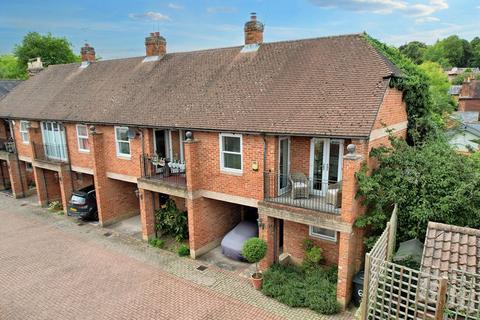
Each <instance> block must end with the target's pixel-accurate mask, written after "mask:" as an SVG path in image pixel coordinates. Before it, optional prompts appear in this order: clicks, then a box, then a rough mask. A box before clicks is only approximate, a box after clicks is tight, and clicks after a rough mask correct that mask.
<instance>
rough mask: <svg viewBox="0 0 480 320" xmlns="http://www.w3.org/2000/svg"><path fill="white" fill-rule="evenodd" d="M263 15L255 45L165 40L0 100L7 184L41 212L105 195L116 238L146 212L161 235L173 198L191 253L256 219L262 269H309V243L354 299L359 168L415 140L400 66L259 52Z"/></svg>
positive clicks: (327, 41)
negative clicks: (381, 148) (90, 193)
mask: <svg viewBox="0 0 480 320" xmlns="http://www.w3.org/2000/svg"><path fill="white" fill-rule="evenodd" d="M263 32H264V26H263V24H262V23H261V22H259V21H257V19H256V17H255V16H252V18H251V20H250V21H248V22H247V23H246V25H245V43H244V44H243V45H240V46H237V47H231V48H221V49H211V50H203V51H194V52H179V53H168V52H167V50H166V49H167V41H166V40H165V39H164V38H163V37H162V36H160V34H159V33H158V32H154V33H152V34H150V35H149V36H148V37H147V38H146V39H145V46H146V56H142V57H135V58H126V59H118V60H106V61H96V60H95V50H94V49H93V48H92V47H91V46H89V45H85V47H83V48H82V50H81V54H82V63H81V64H66V65H54V66H49V67H48V68H46V69H45V70H43V71H41V72H39V73H37V74H36V75H35V76H33V77H31V78H30V79H29V80H27V81H25V82H24V83H21V84H20V85H18V86H17V87H16V88H15V89H14V90H13V91H12V92H11V93H10V94H9V95H8V96H6V97H5V98H4V99H3V100H2V101H1V102H0V117H1V118H3V119H4V123H5V129H4V130H2V132H3V133H4V135H5V136H4V138H10V139H11V140H12V141H14V143H15V149H14V150H13V152H7V151H4V152H3V153H2V154H1V156H0V157H1V159H3V160H2V167H4V168H6V169H8V170H4V171H3V172H4V173H6V172H7V171H8V174H4V179H9V181H11V187H12V192H13V194H14V195H15V196H16V197H22V196H23V195H24V194H25V193H26V192H27V190H28V185H29V184H33V183H30V182H29V181H28V179H29V174H28V172H30V171H31V172H32V175H31V177H32V179H34V182H35V183H34V184H35V186H36V192H37V194H38V201H39V202H40V203H41V204H42V205H46V204H47V203H48V202H50V201H52V200H60V201H61V202H62V203H63V206H64V208H65V207H66V205H67V202H68V200H69V198H70V195H71V193H72V191H73V190H76V189H78V188H81V187H82V186H85V185H88V184H92V183H94V184H95V188H96V198H97V205H98V208H99V220H100V223H101V225H103V226H106V225H108V224H112V223H114V222H117V221H119V220H121V219H124V218H127V217H130V216H132V215H138V214H140V215H141V222H142V230H143V237H144V238H145V239H148V238H149V237H152V236H153V235H154V234H155V221H154V220H155V219H154V211H155V209H156V208H158V207H159V205H160V202H161V201H163V200H162V199H165V197H166V196H168V197H170V198H171V199H174V201H175V202H176V204H177V206H178V207H180V208H184V209H185V210H187V211H188V223H189V243H190V248H191V256H192V257H193V258H196V257H198V256H200V255H202V254H204V253H206V252H207V251H209V250H211V249H212V248H214V247H216V246H218V245H219V242H220V240H221V239H222V237H223V236H224V235H225V234H226V233H227V232H228V231H229V230H231V229H232V228H233V227H234V226H235V225H236V224H237V223H238V222H240V221H241V220H249V219H251V220H256V221H258V228H259V234H260V237H262V238H264V239H265V240H266V241H267V242H268V248H269V250H268V254H267V257H266V258H265V260H264V261H263V267H266V266H268V265H269V264H272V263H273V262H274V261H277V260H278V259H279V256H280V255H282V254H283V256H285V255H290V256H291V258H292V259H293V260H296V261H300V260H301V259H302V258H303V249H302V243H303V240H304V239H306V238H309V239H311V240H313V241H314V243H315V244H316V245H318V246H320V247H322V248H323V249H324V254H325V262H326V263H328V264H338V266H339V271H338V273H339V280H338V299H339V301H340V302H342V303H343V304H346V303H348V301H349V298H350V291H351V280H352V276H353V275H354V274H355V272H357V271H358V270H359V269H360V268H361V264H362V257H363V254H364V248H363V241H362V230H359V229H358V228H356V227H355V226H354V221H355V219H356V217H358V216H359V215H361V214H362V213H363V209H362V206H361V205H360V203H359V200H358V199H356V198H355V193H356V183H355V177H354V175H355V172H357V171H358V170H360V168H361V167H362V165H363V164H367V165H370V166H373V165H374V161H373V160H371V159H369V156H368V153H369V150H370V149H371V148H372V147H374V146H378V145H380V144H382V143H387V142H388V139H387V131H388V130H392V131H393V132H394V133H395V134H396V135H399V136H404V135H405V134H406V129H407V115H406V108H405V104H404V102H403V101H402V92H400V91H398V90H396V89H394V88H391V87H390V86H389V82H390V79H392V77H397V76H401V75H400V74H399V71H398V69H397V68H396V67H395V66H394V65H393V64H391V63H390V62H389V61H388V60H387V59H386V58H385V57H383V56H382V55H381V54H380V53H379V52H377V51H376V50H375V49H374V47H372V46H371V45H370V44H369V43H368V41H367V40H366V39H365V38H364V36H363V35H361V34H358V35H344V36H334V37H324V38H316V39H306V40H296V41H284V42H276V43H264V42H263Z"/></svg>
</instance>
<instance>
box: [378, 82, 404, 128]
mask: <svg viewBox="0 0 480 320" xmlns="http://www.w3.org/2000/svg"><path fill="white" fill-rule="evenodd" d="M404 121H407V107H406V104H405V102H404V101H403V99H402V92H401V91H399V90H397V89H392V88H388V89H387V92H386V93H385V96H384V97H383V102H382V105H381V106H380V110H379V111H378V114H377V118H376V120H375V124H374V125H373V129H374V130H375V129H381V128H383V125H387V126H390V125H392V124H396V123H400V122H404Z"/></svg>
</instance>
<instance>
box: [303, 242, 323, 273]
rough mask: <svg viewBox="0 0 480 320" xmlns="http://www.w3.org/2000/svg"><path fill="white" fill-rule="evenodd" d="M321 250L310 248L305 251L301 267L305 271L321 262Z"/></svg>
mask: <svg viewBox="0 0 480 320" xmlns="http://www.w3.org/2000/svg"><path fill="white" fill-rule="evenodd" d="M322 253H323V250H322V248H319V247H311V248H310V249H309V250H306V251H305V257H304V258H303V262H302V266H303V268H305V269H311V268H315V267H317V266H318V265H319V264H320V261H321V260H322Z"/></svg>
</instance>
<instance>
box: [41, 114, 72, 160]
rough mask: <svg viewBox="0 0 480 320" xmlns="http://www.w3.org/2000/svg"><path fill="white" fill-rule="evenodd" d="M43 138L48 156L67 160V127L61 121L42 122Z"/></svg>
mask: <svg viewBox="0 0 480 320" xmlns="http://www.w3.org/2000/svg"><path fill="white" fill-rule="evenodd" d="M42 138H43V148H44V153H45V156H46V157H47V158H49V159H53V160H60V161H67V144H66V140H65V128H64V127H63V125H62V124H61V123H57V122H42Z"/></svg>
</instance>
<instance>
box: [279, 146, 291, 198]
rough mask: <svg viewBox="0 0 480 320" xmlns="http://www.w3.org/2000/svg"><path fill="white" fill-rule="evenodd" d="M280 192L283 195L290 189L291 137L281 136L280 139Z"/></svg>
mask: <svg viewBox="0 0 480 320" xmlns="http://www.w3.org/2000/svg"><path fill="white" fill-rule="evenodd" d="M278 154H279V157H278V173H279V174H278V194H279V195H282V194H284V193H285V192H287V189H288V174H289V173H290V138H289V137H281V138H280V139H279V140H278Z"/></svg>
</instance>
